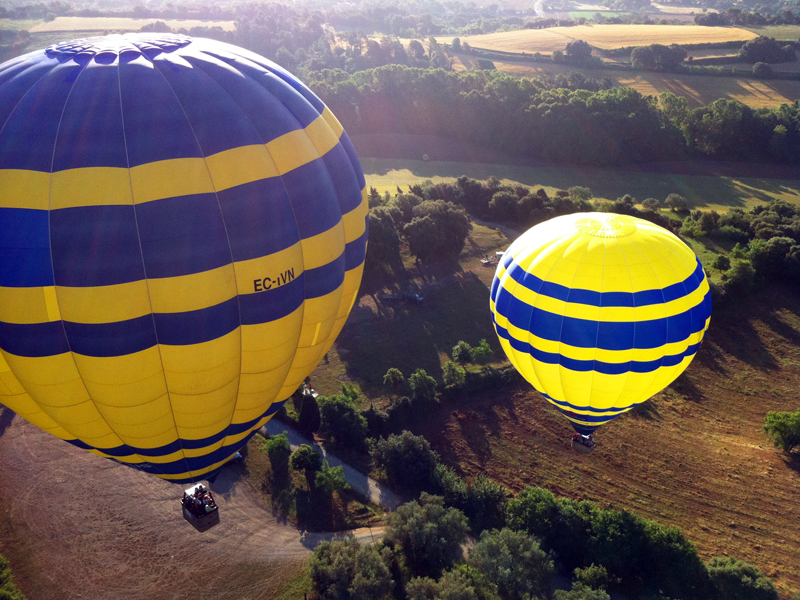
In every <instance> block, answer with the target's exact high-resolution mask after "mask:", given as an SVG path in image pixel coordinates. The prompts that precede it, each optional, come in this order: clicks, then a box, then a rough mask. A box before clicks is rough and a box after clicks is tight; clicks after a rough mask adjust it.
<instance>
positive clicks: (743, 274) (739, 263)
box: [725, 253, 756, 296]
mask: <svg viewBox="0 0 800 600" xmlns="http://www.w3.org/2000/svg"><path fill="white" fill-rule="evenodd" d="M731 254H733V253H731ZM726 274H727V276H728V279H727V280H726V281H725V291H726V293H727V292H735V293H736V294H737V295H739V296H745V295H747V294H749V293H750V292H751V291H752V290H753V286H754V285H755V280H756V271H755V269H754V268H753V265H751V264H750V261H749V260H734V261H733V263H732V264H731V268H730V269H729V270H728V272H727V273H726Z"/></svg>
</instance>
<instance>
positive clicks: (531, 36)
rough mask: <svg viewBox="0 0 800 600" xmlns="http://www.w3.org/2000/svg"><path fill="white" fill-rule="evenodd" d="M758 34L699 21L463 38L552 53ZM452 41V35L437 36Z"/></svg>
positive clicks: (487, 45)
mask: <svg viewBox="0 0 800 600" xmlns="http://www.w3.org/2000/svg"><path fill="white" fill-rule="evenodd" d="M757 36H758V34H756V33H753V32H752V31H747V30H746V29H739V28H737V27H701V26H699V25H578V26H576V27H552V28H550V29H523V30H520V31H507V32H503V33H490V34H486V35H474V36H468V37H463V38H461V41H462V43H463V42H467V43H468V44H469V45H470V46H473V47H475V48H485V49H487V50H499V51H503V52H520V53H521V52H525V53H528V54H531V53H533V52H542V53H546V52H547V53H549V52H552V51H553V50H563V49H564V47H565V46H566V45H567V43H568V42H571V41H573V40H584V41H586V42H588V43H589V44H591V45H592V46H594V47H596V48H602V49H612V48H624V47H626V46H646V45H649V44H656V43H660V44H699V43H710V42H729V41H742V42H744V41H747V40H749V39H753V38H755V37H757ZM437 39H438V40H439V41H442V42H443V41H448V42H449V41H450V40H452V38H437Z"/></svg>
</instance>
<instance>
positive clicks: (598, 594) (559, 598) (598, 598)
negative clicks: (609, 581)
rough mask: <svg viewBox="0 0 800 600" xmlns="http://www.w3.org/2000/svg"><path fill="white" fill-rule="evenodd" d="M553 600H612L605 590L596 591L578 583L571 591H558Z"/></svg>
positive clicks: (575, 583)
mask: <svg viewBox="0 0 800 600" xmlns="http://www.w3.org/2000/svg"><path fill="white" fill-rule="evenodd" d="M553 600H611V596H609V595H608V594H607V593H606V592H605V591H604V590H595V589H592V588H591V587H589V586H588V585H586V584H583V583H580V582H579V581H576V582H574V583H573V584H572V589H571V590H570V591H568V592H567V591H565V590H556V591H555V593H554V594H553Z"/></svg>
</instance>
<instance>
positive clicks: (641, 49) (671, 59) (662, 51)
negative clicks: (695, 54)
mask: <svg viewBox="0 0 800 600" xmlns="http://www.w3.org/2000/svg"><path fill="white" fill-rule="evenodd" d="M687 54H688V52H687V51H686V49H685V48H683V47H681V46H678V45H677V44H672V45H670V46H664V45H662V44H650V45H649V46H638V47H636V48H634V49H633V51H632V52H631V63H632V64H633V66H634V67H636V68H637V69H645V70H647V71H672V70H675V69H676V68H677V67H678V65H680V64H681V63H682V62H683V61H684V59H685V58H686V56H687Z"/></svg>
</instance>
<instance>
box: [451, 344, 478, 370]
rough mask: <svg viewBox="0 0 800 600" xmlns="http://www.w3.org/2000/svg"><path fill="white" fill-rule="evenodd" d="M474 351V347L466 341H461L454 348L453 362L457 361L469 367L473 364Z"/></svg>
mask: <svg viewBox="0 0 800 600" xmlns="http://www.w3.org/2000/svg"><path fill="white" fill-rule="evenodd" d="M473 353H474V350H473V348H472V346H470V345H469V344H468V343H467V342H465V341H464V340H459V342H458V343H457V344H456V345H455V346H453V360H454V361H456V362H457V363H458V364H460V365H467V364H469V363H471V362H472V359H473Z"/></svg>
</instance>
